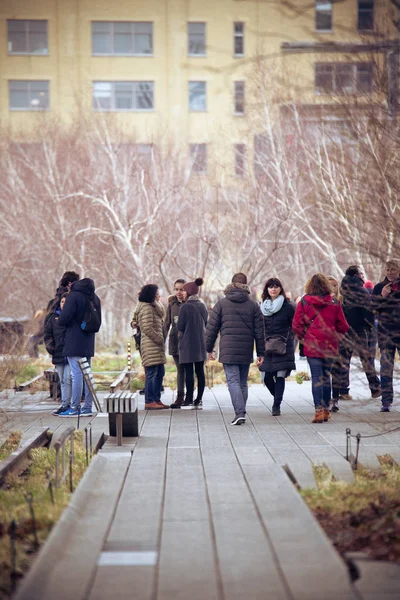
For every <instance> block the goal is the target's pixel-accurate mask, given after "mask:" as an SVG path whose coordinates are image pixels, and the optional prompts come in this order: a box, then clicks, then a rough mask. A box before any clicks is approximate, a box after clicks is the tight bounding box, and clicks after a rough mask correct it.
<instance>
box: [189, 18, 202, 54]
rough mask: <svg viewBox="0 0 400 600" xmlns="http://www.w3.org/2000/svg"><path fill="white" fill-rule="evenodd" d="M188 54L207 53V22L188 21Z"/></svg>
mask: <svg viewBox="0 0 400 600" xmlns="http://www.w3.org/2000/svg"><path fill="white" fill-rule="evenodd" d="M188 54H189V56H205V55H206V24H205V23H188Z"/></svg>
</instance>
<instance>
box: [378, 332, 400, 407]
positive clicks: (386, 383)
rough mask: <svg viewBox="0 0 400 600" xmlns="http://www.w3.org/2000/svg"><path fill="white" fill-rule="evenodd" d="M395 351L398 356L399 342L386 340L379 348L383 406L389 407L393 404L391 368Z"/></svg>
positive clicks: (399, 350)
mask: <svg viewBox="0 0 400 600" xmlns="http://www.w3.org/2000/svg"><path fill="white" fill-rule="evenodd" d="M396 349H397V351H398V353H399V354H400V340H387V342H386V343H385V346H381V347H380V351H381V386H382V405H383V406H389V404H392V402H393V367H394V359H395V355H396Z"/></svg>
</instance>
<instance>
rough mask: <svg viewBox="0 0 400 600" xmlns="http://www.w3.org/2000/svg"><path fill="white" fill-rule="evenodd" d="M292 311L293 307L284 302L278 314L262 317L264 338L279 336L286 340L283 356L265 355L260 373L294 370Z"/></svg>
mask: <svg viewBox="0 0 400 600" xmlns="http://www.w3.org/2000/svg"><path fill="white" fill-rule="evenodd" d="M294 311H295V308H294V306H293V305H292V304H291V303H290V302H288V301H287V300H285V301H284V303H283V305H282V308H281V309H280V310H279V311H278V312H276V313H274V314H273V315H270V316H268V317H266V316H265V315H264V329H265V338H267V337H271V336H274V335H279V336H282V337H284V338H286V339H287V344H286V354H284V355H280V354H267V353H266V354H265V356H264V362H263V364H262V365H261V366H260V371H265V372H267V373H275V372H276V371H292V370H294V369H295V368H296V363H295V362H294V343H293V334H292V321H293V316H294Z"/></svg>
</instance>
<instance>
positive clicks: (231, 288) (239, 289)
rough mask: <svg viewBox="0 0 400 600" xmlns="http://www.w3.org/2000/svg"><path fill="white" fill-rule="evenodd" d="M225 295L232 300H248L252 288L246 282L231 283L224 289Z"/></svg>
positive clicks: (239, 301)
mask: <svg viewBox="0 0 400 600" xmlns="http://www.w3.org/2000/svg"><path fill="white" fill-rule="evenodd" d="M224 294H225V297H226V298H228V300H231V302H238V303H242V302H246V301H247V300H248V299H249V296H250V288H249V286H248V285H247V284H245V283H230V284H229V285H228V286H227V287H226V288H225V290H224Z"/></svg>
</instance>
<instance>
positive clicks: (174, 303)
mask: <svg viewBox="0 0 400 600" xmlns="http://www.w3.org/2000/svg"><path fill="white" fill-rule="evenodd" d="M182 306H183V302H179V300H178V298H177V297H176V296H171V298H170V299H169V301H168V308H167V311H166V315H165V321H164V337H165V339H167V336H168V332H169V343H168V351H169V353H170V355H171V356H177V355H178V354H179V350H178V329H177V327H176V324H177V322H178V316H179V310H180V308H181V307H182Z"/></svg>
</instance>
